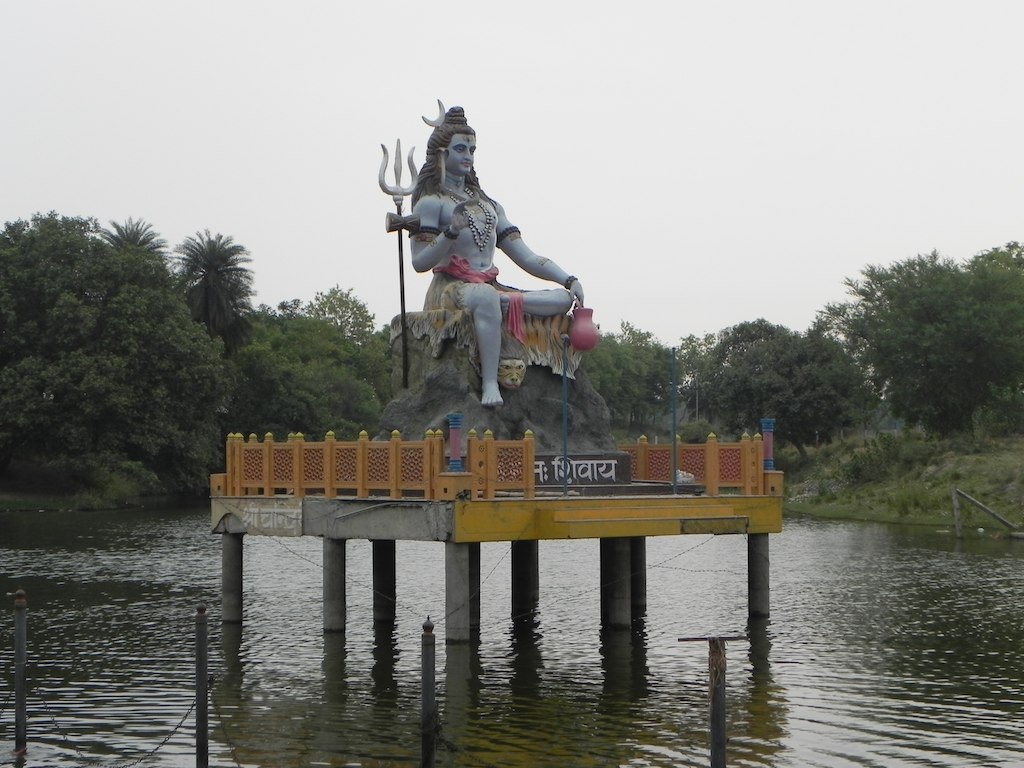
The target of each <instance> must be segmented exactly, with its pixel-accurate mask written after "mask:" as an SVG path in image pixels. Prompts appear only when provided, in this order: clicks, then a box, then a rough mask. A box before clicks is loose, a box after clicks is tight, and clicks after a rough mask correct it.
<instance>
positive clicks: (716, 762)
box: [708, 637, 726, 768]
mask: <svg viewBox="0 0 1024 768" xmlns="http://www.w3.org/2000/svg"><path fill="white" fill-rule="evenodd" d="M708 696H709V698H710V699H711V714H710V722H711V768H725V744H726V736H725V641H724V640H722V638H720V637H709V638H708Z"/></svg>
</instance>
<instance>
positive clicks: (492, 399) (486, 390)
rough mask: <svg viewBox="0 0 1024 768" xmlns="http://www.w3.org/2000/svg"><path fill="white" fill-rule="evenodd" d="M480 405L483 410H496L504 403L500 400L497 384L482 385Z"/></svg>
mask: <svg viewBox="0 0 1024 768" xmlns="http://www.w3.org/2000/svg"><path fill="white" fill-rule="evenodd" d="M480 403H481V404H482V405H483V406H484V407H485V408H497V407H498V406H499V405H504V404H505V401H504V400H502V399H501V392H500V390H499V389H498V382H496V381H495V382H485V383H484V387H483V392H482V393H481V395H480Z"/></svg>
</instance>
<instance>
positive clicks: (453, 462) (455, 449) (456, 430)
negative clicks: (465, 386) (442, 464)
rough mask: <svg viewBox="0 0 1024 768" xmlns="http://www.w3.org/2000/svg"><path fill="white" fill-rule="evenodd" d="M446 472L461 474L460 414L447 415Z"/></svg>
mask: <svg viewBox="0 0 1024 768" xmlns="http://www.w3.org/2000/svg"><path fill="white" fill-rule="evenodd" d="M448 471H449V472H462V471H463V469H462V414H461V413H449V414H448Z"/></svg>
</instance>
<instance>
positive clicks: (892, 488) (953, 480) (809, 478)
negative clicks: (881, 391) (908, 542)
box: [776, 432, 1024, 533]
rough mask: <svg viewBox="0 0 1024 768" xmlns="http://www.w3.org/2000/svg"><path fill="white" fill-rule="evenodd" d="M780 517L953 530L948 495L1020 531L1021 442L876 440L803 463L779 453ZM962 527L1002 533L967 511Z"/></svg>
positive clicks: (1023, 506) (1023, 520)
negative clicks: (974, 502)
mask: <svg viewBox="0 0 1024 768" xmlns="http://www.w3.org/2000/svg"><path fill="white" fill-rule="evenodd" d="M776 464H777V465H778V466H779V468H780V469H782V470H783V471H785V472H786V503H785V513H786V514H787V515H803V516H810V517H816V518H821V519H836V520H839V519H842V520H860V521H869V522H880V523H899V524H910V525H915V524H916V525H929V526H952V525H953V522H954V521H953V500H952V493H953V489H954V488H959V489H961V490H962V491H964V492H966V493H968V494H970V495H971V496H973V497H974V498H976V499H978V500H979V501H981V502H982V503H984V504H985V505H987V506H989V507H990V508H992V509H993V510H995V511H996V512H998V513H999V514H1000V515H1002V516H1003V517H1005V518H1007V519H1008V520H1009V521H1010V522H1012V523H1014V524H1015V525H1018V526H1021V525H1024V437H1020V436H1013V437H998V438H989V437H974V436H970V435H964V436H957V437H950V438H943V439H938V438H929V437H925V436H922V435H920V434H917V433H914V432H905V433H897V434H889V433H881V434H878V435H876V436H874V437H871V438H867V439H857V440H846V441H842V442H836V443H832V444H830V445H824V446H821V447H819V448H812V449H810V450H809V451H808V454H807V458H806V459H802V458H801V457H800V456H799V455H798V454H797V453H796V452H795V451H791V450H789V449H783V450H782V451H781V455H779V456H777V457H776ZM960 512H961V520H962V521H963V524H964V525H966V526H972V527H984V528H985V529H987V530H994V531H997V532H999V533H1002V532H1006V529H1005V528H1004V527H1003V526H1002V525H1000V524H998V523H996V521H994V520H993V519H992V518H990V517H989V516H988V515H986V514H985V513H983V512H981V511H979V510H977V509H975V508H974V507H973V506H971V505H970V504H966V503H965V504H961V505H960Z"/></svg>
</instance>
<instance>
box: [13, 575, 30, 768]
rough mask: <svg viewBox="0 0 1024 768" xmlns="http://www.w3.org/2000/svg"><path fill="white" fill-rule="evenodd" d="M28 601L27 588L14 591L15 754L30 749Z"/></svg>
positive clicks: (21, 753) (23, 752) (20, 753)
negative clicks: (27, 680)
mask: <svg viewBox="0 0 1024 768" xmlns="http://www.w3.org/2000/svg"><path fill="white" fill-rule="evenodd" d="M27 612H28V601H27V600H26V599H25V590H23V589H19V590H18V591H16V592H15V593H14V754H15V755H24V754H25V753H26V752H27V751H28V708H27V706H26V699H27V697H28V694H27V686H26V684H25V666H26V659H27V657H28V618H27V616H26V614H27Z"/></svg>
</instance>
